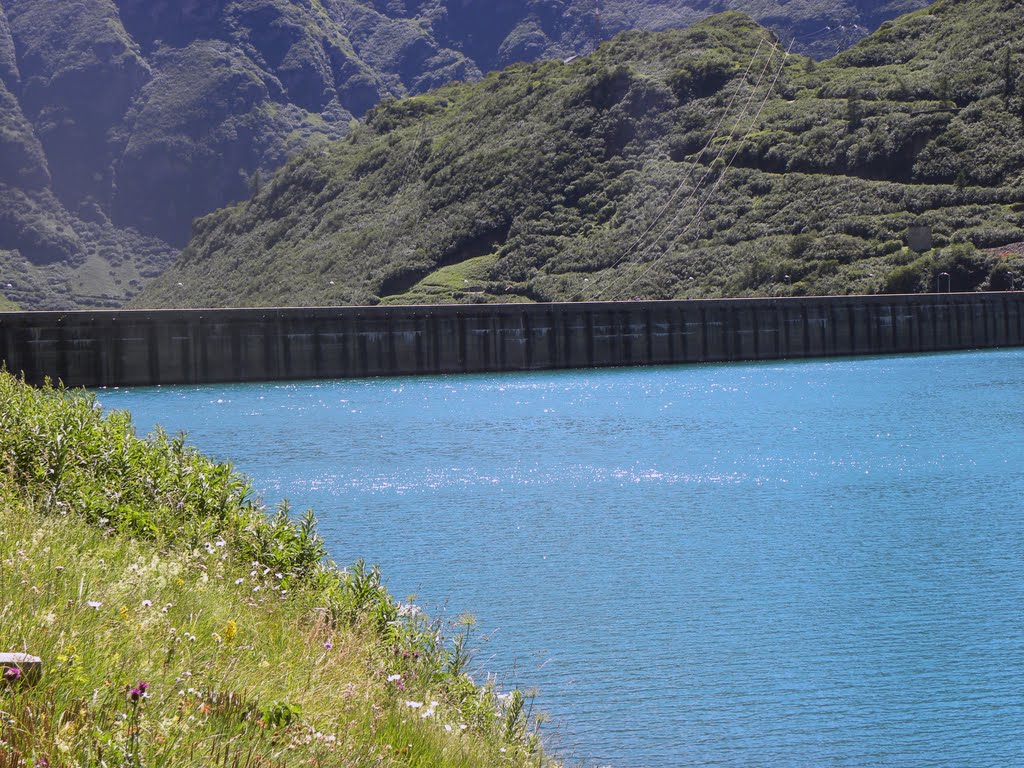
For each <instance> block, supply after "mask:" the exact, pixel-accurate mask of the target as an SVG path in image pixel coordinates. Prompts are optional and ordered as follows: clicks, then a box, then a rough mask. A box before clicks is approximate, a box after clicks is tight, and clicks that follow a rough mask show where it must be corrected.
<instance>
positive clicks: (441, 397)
mask: <svg viewBox="0 0 1024 768" xmlns="http://www.w3.org/2000/svg"><path fill="white" fill-rule="evenodd" d="M100 399H101V401H102V402H103V403H104V405H108V406H112V407H117V408H128V409H130V410H131V411H132V412H133V413H134V415H135V418H136V422H137V424H138V425H139V428H140V431H143V432H145V431H148V430H149V429H151V428H152V426H153V425H154V424H156V423H159V424H161V425H163V426H164V427H165V428H166V429H167V430H168V431H169V432H172V433H173V432H177V431H179V430H186V431H187V432H188V433H189V436H190V439H191V442H193V443H195V444H196V445H198V446H199V447H200V448H201V449H202V450H204V451H206V452H209V453H212V454H215V455H217V456H219V457H222V458H229V459H231V460H232V461H233V462H234V463H235V464H236V465H237V466H238V467H239V468H240V469H242V470H243V471H245V472H247V473H248V474H250V475H251V476H252V477H253V478H254V482H255V485H256V486H257V487H258V488H259V489H260V490H261V491H262V492H263V494H264V495H265V497H266V498H267V500H268V501H276V500H278V499H280V498H281V497H287V498H289V499H290V500H291V501H292V503H293V506H294V507H295V508H297V509H302V508H305V507H308V506H312V507H313V508H315V510H316V511H317V513H318V515H319V517H320V519H321V529H322V532H323V533H324V534H325V536H326V538H327V539H328V541H329V546H330V551H331V554H332V556H333V557H334V558H335V559H337V560H338V561H339V562H351V561H353V560H355V559H356V558H360V557H362V558H365V559H367V560H369V561H372V562H379V563H380V564H381V566H382V568H383V570H384V573H385V575H386V577H387V582H388V585H389V587H390V589H391V590H392V592H393V593H395V594H396V595H398V596H400V597H405V596H408V595H410V594H415V595H416V601H417V602H418V603H419V604H421V605H424V606H426V607H428V608H430V609H431V610H432V611H433V612H434V613H435V614H439V613H440V612H442V611H445V612H446V613H448V614H449V615H455V614H459V613H462V612H464V611H469V612H472V613H474V614H475V615H476V616H477V619H478V629H479V635H478V640H480V642H478V643H477V646H478V661H479V663H480V664H481V665H482V666H483V667H484V668H486V669H487V670H490V671H493V672H496V673H498V674H499V675H500V676H501V679H502V680H503V681H504V683H505V684H506V685H511V684H518V685H520V686H523V687H536V688H538V689H539V691H540V697H539V705H540V706H541V708H543V709H544V710H546V711H547V712H549V713H550V714H551V715H552V716H553V718H554V722H553V723H552V724H550V725H549V727H548V733H549V735H550V743H551V744H552V746H553V747H554V749H555V750H556V751H558V752H560V753H561V754H562V755H563V756H564V757H565V758H566V759H567V760H568V761H569V762H570V763H581V762H582V763H585V765H587V766H603V765H613V766H618V767H620V768H641V767H647V766H653V767H657V766H690V765H693V766H865V767H874V766H1014V765H1024V509H1022V498H1024V474H1022V469H1024V351H1022V350H1012V351H995V352H975V353H960V354H944V355H927V356H920V357H903V358H899V357H894V358H874V359H856V360H839V361H812V362H793V363H759V364H742V365H738V364H734V365H707V366H689V367H675V368H648V369H620V370H603V371H572V372H557V373H534V374H524V375H495V376H487V375H483V376H463V377H439V378H418V379H377V380H362V381H332V382H301V383H290V384H260V385H253V384H248V385H231V386H219V385H218V386H204V387H180V388H162V389H139V390H104V391H102V392H101V393H100ZM483 635H487V636H489V637H490V639H489V640H488V641H486V642H484V641H482V636H483Z"/></svg>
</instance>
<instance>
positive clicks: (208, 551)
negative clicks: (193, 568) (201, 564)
mask: <svg viewBox="0 0 1024 768" xmlns="http://www.w3.org/2000/svg"><path fill="white" fill-rule="evenodd" d="M203 548H204V549H206V554H208V555H212V554H213V553H214V552H216V551H217V550H216V549H214V547H213V544H211V543H210V542H206V543H205V544H203Z"/></svg>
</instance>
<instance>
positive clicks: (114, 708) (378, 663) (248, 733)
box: [0, 373, 544, 768]
mask: <svg viewBox="0 0 1024 768" xmlns="http://www.w3.org/2000/svg"><path fill="white" fill-rule="evenodd" d="M0 444H2V448H3V451H2V454H0V455H3V456H4V457H5V459H4V464H3V466H2V467H0V530H2V531H3V535H2V536H0V638H2V642H3V644H4V645H5V646H6V648H5V649H4V650H8V649H9V650H25V651H28V652H30V653H32V654H35V655H39V656H41V657H42V658H43V659H44V664H45V674H44V676H43V679H42V681H41V683H40V684H39V685H37V686H35V687H25V686H21V685H4V684H3V683H2V682H0V700H2V703H0V708H2V709H3V710H4V711H5V712H7V713H9V714H8V715H6V717H7V718H8V719H7V720H6V721H5V724H4V728H3V732H2V738H3V741H4V744H5V747H4V748H5V749H6V750H8V752H5V760H6V762H4V764H5V765H15V764H16V761H17V759H23V760H24V761H25V763H24V764H27V765H33V764H40V763H38V762H37V761H40V760H42V759H44V758H45V759H46V760H48V761H49V762H48V763H47V764H48V765H51V766H58V765H99V764H105V765H109V766H115V765H125V766H127V765H140V764H141V765H149V766H158V765H163V766H175V767H179V766H197V767H198V766H211V765H217V766H257V765H264V766H269V765H273V766H283V765H345V766H370V765H372V766H465V767H466V768H469V767H470V766H480V765H498V764H502V765H539V764H541V763H543V762H544V759H543V757H542V756H541V754H540V753H539V751H538V750H537V746H536V741H535V738H534V737H533V732H532V730H530V732H528V726H527V723H526V720H525V718H524V716H523V714H522V711H521V708H520V706H519V705H520V704H521V702H522V699H521V697H520V696H519V695H518V694H514V695H513V696H512V697H511V698H510V699H508V700H506V701H504V703H503V702H502V700H499V698H498V697H497V695H496V693H495V691H494V690H493V689H492V688H478V687H476V686H475V685H473V683H472V681H471V680H470V679H469V678H468V676H467V675H466V674H465V665H466V659H465V654H464V651H465V646H464V645H463V642H462V641H459V640H458V638H457V637H456V638H453V639H446V637H445V636H444V635H443V634H442V630H443V629H444V628H442V627H438V626H436V625H434V624H430V623H428V622H427V621H426V620H425V619H424V618H422V617H417V616H409V615H406V614H407V612H405V611H400V610H399V606H398V605H397V604H396V603H395V602H394V601H393V600H392V599H391V598H390V597H389V596H388V595H387V593H386V592H385V591H384V590H383V588H382V587H381V586H380V582H379V577H378V574H377V573H376V572H375V571H370V570H367V569H365V568H363V567H362V566H361V565H357V566H356V567H355V568H354V569H351V570H349V571H338V570H337V569H336V568H334V567H332V566H323V565H321V564H318V563H317V562H316V561H315V558H316V557H318V555H319V553H320V551H321V550H320V543H319V540H318V539H317V537H316V536H315V534H314V533H313V531H312V529H311V528H310V527H309V526H308V525H303V524H300V523H291V522H288V521H286V520H285V519H284V518H283V517H281V516H280V515H278V516H276V517H275V518H273V519H268V518H266V517H265V516H264V515H263V513H262V511H261V510H260V508H259V507H258V506H257V505H255V504H253V503H252V502H251V501H250V500H249V498H248V489H247V486H246V485H245V483H244V481H243V480H242V479H240V478H238V477H237V476H235V475H233V474H232V473H231V471H230V468H229V467H226V466H224V465H217V464H214V463H212V462H210V461H208V460H206V459H204V458H202V457H201V456H198V455H196V454H195V453H193V452H191V451H189V450H188V449H187V448H185V447H184V446H183V445H182V444H181V443H180V441H176V440H167V439H166V438H163V437H159V436H158V437H157V438H155V439H153V440H151V441H149V442H144V441H141V440H138V439H137V438H135V437H134V435H133V432H132V429H131V425H130V421H129V419H128V418H127V417H126V416H125V415H123V414H116V413H115V414H113V415H111V416H110V417H108V418H106V419H104V418H102V417H101V415H100V413H99V411H98V409H97V408H96V407H95V406H94V404H93V403H92V402H91V401H90V400H89V399H88V398H86V397H85V396H82V395H71V394H69V393H66V392H61V391H54V390H49V389H43V390H32V389H30V388H29V387H26V386H24V385H21V384H19V383H17V382H16V381H15V380H14V379H13V378H12V377H10V376H9V375H7V374H5V373H0ZM139 681H145V682H147V683H148V684H149V686H150V687H149V690H148V692H147V695H146V698H144V699H142V700H141V701H140V702H138V703H133V702H132V701H131V698H130V695H129V691H130V688H132V687H134V686H136V684H137V683H138V682H139ZM435 702H436V703H435ZM17 764H22V763H17Z"/></svg>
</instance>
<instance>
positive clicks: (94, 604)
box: [86, 600, 103, 611]
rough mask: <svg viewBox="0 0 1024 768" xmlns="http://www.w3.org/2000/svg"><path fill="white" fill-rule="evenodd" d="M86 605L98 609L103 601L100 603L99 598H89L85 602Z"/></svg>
mask: <svg viewBox="0 0 1024 768" xmlns="http://www.w3.org/2000/svg"><path fill="white" fill-rule="evenodd" d="M86 605H88V606H89V607H90V608H92V609H93V610H94V611H98V610H99V609H100V608H101V607H102V605H103V603H101V602H100V601H99V600H90V601H89V602H88V603H86Z"/></svg>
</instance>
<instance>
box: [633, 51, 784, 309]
mask: <svg viewBox="0 0 1024 768" xmlns="http://www.w3.org/2000/svg"><path fill="white" fill-rule="evenodd" d="M795 42H796V40H795V39H794V40H791V41H790V43H789V47H788V48H787V49H786V54H785V56H783V57H782V63H781V64H780V65H779V71H778V72H776V73H775V78H774V79H773V80H772V83H771V85H770V86H769V88H768V91H767V92H766V93H765V95H764V100H763V101H762V102H761V106H760V107H759V108H758V110H757V114H755V115H754V119H753V120H751V122H750V127H749V128H748V129H747V133H746V135H745V136H744V137H743V138H742V139H741V140H740V146H738V147H737V148H736V151H735V152H733V154H732V157H731V158H730V159H729V163H728V165H726V167H725V168H724V169H723V170H722V172H721V174H719V176H718V178H717V179H716V180H715V183H714V185H713V186H712V187H711V189H710V190H709V191H708V194H707V196H706V197H705V198H704V201H703V202H702V203H701V204H700V206H699V207H698V208H697V212H696V213H695V214H694V215H693V217H692V218H691V219H690V221H689V222H688V223H687V225H686V226H685V227H684V228H683V230H682V231H681V232H680V233H679V234H678V235H677V236H676V237H675V238H674V239H673V240H672V242H671V243H669V245H668V248H666V249H665V253H663V254H662V255H661V256H659V257H657V258H656V259H655V260H654V261H652V262H651V263H650V265H649V266H648V267H647V269H645V270H643V271H642V272H641V273H640V274H639V275H637V276H636V277H635V278H634V279H633V280H632V281H631V282H629V283H628V284H627V285H626V287H625V290H629V289H630V288H632V287H633V286H634V285H636V283H637V282H639V281H640V280H641V279H642V278H643V277H645V276H646V275H647V273H648V272H650V271H651V270H652V269H654V267H655V266H656V265H657V264H658V262H659V261H661V260H662V259H663V258H664V257H665V256H666V255H667V254H668V253H669V252H671V249H672V247H673V246H674V245H675V244H676V243H678V242H679V241H680V240H681V239H682V237H683V235H685V234H686V231H687V230H688V229H689V228H690V226H691V225H692V224H693V222H694V221H695V220H696V219H697V217H699V216H700V215H701V213H703V211H704V209H705V208H706V207H707V205H708V203H709V202H711V198H712V196H713V195H714V193H715V190H717V189H718V187H719V185H721V183H722V181H723V179H725V175H726V174H727V173H728V172H729V169H730V168H732V165H733V163H734V162H735V161H736V158H737V157H738V156H739V153H740V149H742V147H743V144H744V143H745V142H746V140H747V139H748V138H750V135H751V134H752V133H753V132H754V127H755V126H756V124H757V119H758V118H759V117H760V116H761V112H762V111H763V110H764V108H765V105H766V104H767V103H768V98H769V96H771V94H772V91H773V90H774V89H775V85H776V83H778V81H779V78H780V77H781V76H782V72H783V70H784V69H785V67H786V61H787V59H789V55H790V52H791V51H792V50H793V44H794V43H795Z"/></svg>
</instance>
